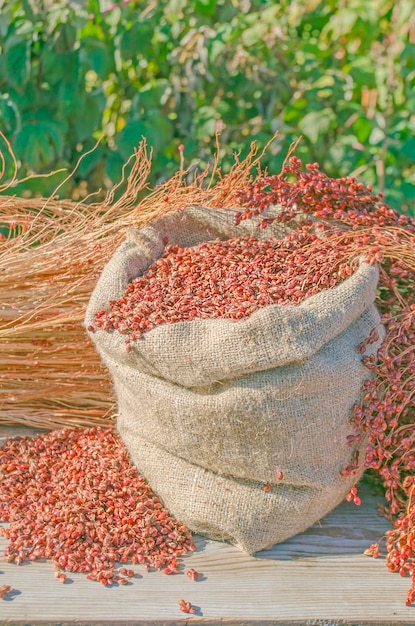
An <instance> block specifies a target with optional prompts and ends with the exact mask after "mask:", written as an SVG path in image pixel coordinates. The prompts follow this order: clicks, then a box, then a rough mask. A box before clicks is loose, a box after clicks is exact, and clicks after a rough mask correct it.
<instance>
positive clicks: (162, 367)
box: [85, 207, 383, 553]
mask: <svg viewBox="0 0 415 626" xmlns="http://www.w3.org/2000/svg"><path fill="white" fill-rule="evenodd" d="M233 216H234V210H229V209H206V208H203V207H189V208H187V209H185V210H183V211H181V212H178V213H172V214H168V215H166V216H163V217H160V218H158V219H156V220H154V221H153V222H152V223H151V224H150V225H148V226H146V227H145V228H143V229H141V230H136V229H131V230H130V231H128V234H127V238H126V241H125V242H124V243H123V244H122V245H121V246H120V247H119V248H118V250H117V251H116V252H115V254H114V256H113V257H112V259H110V261H109V263H108V264H107V265H106V267H105V268H104V270H103V272H102V274H101V277H100V279H99V281H98V283H97V285H96V288H95V290H94V292H93V294H92V296H91V299H90V302H89V304H88V308H87V313H86V319H85V324H86V327H87V328H88V327H89V326H93V325H94V315H95V313H96V312H97V311H99V310H101V309H106V308H107V307H108V303H109V301H110V300H117V299H118V298H119V297H120V296H121V295H122V294H123V293H124V291H125V289H126V286H127V284H128V283H129V282H130V281H131V280H132V279H133V278H135V277H136V276H138V275H141V274H142V273H144V272H145V270H146V269H147V268H148V267H149V266H150V265H151V264H152V263H153V262H154V261H155V260H156V259H157V258H159V257H160V256H161V255H162V254H163V251H164V248H165V244H164V243H163V242H164V241H165V238H166V237H167V238H168V242H169V244H170V245H174V244H178V245H180V246H182V247H185V246H192V245H196V244H198V243H200V242H201V241H207V240H213V239H218V238H219V239H228V238H230V237H238V236H243V235H246V234H250V235H254V236H257V237H262V238H268V237H281V236H283V235H284V230H283V227H282V226H280V225H278V224H276V223H274V224H273V225H271V226H270V227H268V228H267V229H265V230H261V229H258V227H257V226H256V224H255V223H254V222H253V221H247V222H242V224H241V225H239V226H235V225H234V221H233ZM377 282H378V270H377V268H376V266H373V265H368V264H366V263H364V262H361V263H360V265H359V268H358V270H357V271H356V272H355V274H353V275H352V276H351V277H349V278H348V279H347V280H345V281H343V282H342V283H340V284H339V285H338V286H336V287H334V288H332V289H328V290H325V291H322V292H320V293H319V294H317V295H315V296H312V297H310V298H308V299H307V300H305V301H304V302H303V303H302V304H300V305H297V306H282V305H278V304H275V305H271V306H267V307H265V308H262V309H259V310H257V311H256V312H254V313H253V314H252V315H251V316H250V317H248V318H246V319H242V320H239V321H237V322H235V321H233V320H229V319H196V320H193V321H189V322H178V323H175V324H165V325H161V326H158V327H157V328H154V329H153V330H151V331H150V332H148V333H145V334H144V335H143V337H142V338H141V339H139V340H137V341H134V342H132V343H131V350H130V351H127V350H126V343H125V335H121V334H119V333H118V332H117V331H110V332H106V331H103V330H95V331H94V332H90V336H91V338H92V340H93V341H94V343H95V345H96V348H97V350H98V351H99V353H100V355H101V358H102V361H103V363H104V364H105V365H106V366H107V367H108V369H109V371H110V373H111V376H112V379H113V382H114V389H115V393H116V397H117V403H118V417H117V428H118V431H119V433H120V435H121V437H122V439H123V441H124V443H125V445H126V446H127V448H128V450H129V453H130V456H131V459H132V461H133V462H134V463H135V464H136V466H137V467H138V469H139V470H140V471H141V472H142V473H143V474H144V476H145V477H146V479H147V480H148V482H149V484H150V486H151V487H152V488H153V489H154V491H155V492H156V493H157V494H158V495H159V496H160V498H161V499H162V500H163V502H164V504H165V505H166V506H167V507H168V508H169V509H170V511H171V512H172V513H173V514H174V515H175V516H176V517H177V518H179V519H180V520H181V521H183V522H184V523H186V524H187V525H188V526H189V527H190V529H191V530H192V531H194V532H196V533H201V534H204V535H206V536H207V537H210V538H213V539H220V540H228V541H231V542H232V543H234V544H235V545H237V546H238V547H240V548H241V549H243V550H245V551H246V552H249V553H253V552H256V551H258V550H261V549H263V548H267V547H269V546H271V545H273V544H275V543H279V542H281V541H284V540H285V539H287V538H288V537H290V536H292V535H295V534H297V533H299V532H302V531H303V530H305V529H306V528H308V527H309V526H310V525H312V524H313V523H314V522H316V521H317V520H319V519H321V518H322V517H323V516H324V515H326V514H327V513H328V512H329V511H331V510H332V509H333V508H334V507H336V506H337V505H338V504H339V503H340V502H341V501H342V500H343V499H344V497H345V496H346V494H347V493H348V491H349V490H350V488H351V486H352V485H353V484H355V483H356V481H357V480H358V478H359V476H360V475H361V474H362V472H363V461H364V456H365V454H364V449H365V443H366V442H365V438H364V437H363V438H362V441H361V443H360V448H361V449H360V457H359V458H360V465H359V469H358V472H357V474H354V475H352V476H349V477H344V476H341V475H340V472H341V470H342V469H343V468H344V467H346V466H347V465H349V464H350V463H351V461H352V459H354V458H355V455H356V452H358V451H359V450H356V447H350V446H349V445H348V444H347V436H348V435H350V434H353V428H352V426H351V424H350V418H351V414H352V407H353V405H354V404H355V403H356V402H358V401H359V398H360V396H361V389H362V384H363V382H364V380H365V379H367V378H369V376H370V374H369V371H368V370H367V368H365V367H364V366H363V364H362V362H361V355H360V354H358V352H357V351H356V347H357V346H358V344H359V343H360V342H362V341H363V340H364V339H366V338H367V337H368V335H369V333H370V331H371V330H372V329H373V328H374V327H378V330H379V334H380V337H382V336H383V334H382V328H381V325H380V317H379V314H378V312H377V310H376V308H375V306H374V300H375V293H376V286H377ZM379 341H380V340H379ZM378 347H379V342H377V343H373V344H371V345H369V346H368V351H367V354H369V353H376V351H377V349H378ZM265 484H267V485H269V486H270V489H269V491H268V490H264V485H265ZM268 488H269V487H267V489H268Z"/></svg>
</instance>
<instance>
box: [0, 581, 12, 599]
mask: <svg viewBox="0 0 415 626" xmlns="http://www.w3.org/2000/svg"><path fill="white" fill-rule="evenodd" d="M11 590H12V588H11V586H10V585H2V586H1V587H0V600H5V599H6V597H7V594H8V593H10V592H11Z"/></svg>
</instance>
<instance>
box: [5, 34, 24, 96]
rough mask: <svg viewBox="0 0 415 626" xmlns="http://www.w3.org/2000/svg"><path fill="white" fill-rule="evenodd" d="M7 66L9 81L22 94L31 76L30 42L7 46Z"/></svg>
mask: <svg viewBox="0 0 415 626" xmlns="http://www.w3.org/2000/svg"><path fill="white" fill-rule="evenodd" d="M5 66H6V79H7V81H8V82H9V83H10V85H13V87H14V88H15V89H17V90H18V91H20V92H22V91H23V90H24V88H25V85H26V83H27V81H28V80H29V74H30V41H23V42H20V43H16V44H15V45H13V46H11V47H9V46H6V51H5Z"/></svg>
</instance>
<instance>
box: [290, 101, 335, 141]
mask: <svg viewBox="0 0 415 626" xmlns="http://www.w3.org/2000/svg"><path fill="white" fill-rule="evenodd" d="M334 122H335V116H334V113H333V111H332V110H331V109H327V108H326V109H322V110H321V111H310V113H307V114H306V115H305V116H304V117H303V118H302V119H301V120H300V121H299V123H298V128H299V130H300V131H301V132H302V133H303V134H304V135H305V136H306V137H308V139H309V140H310V141H311V142H313V143H317V142H318V141H319V139H321V136H322V135H324V134H325V133H327V132H328V130H329V129H330V127H331V125H332V124H333V123H334Z"/></svg>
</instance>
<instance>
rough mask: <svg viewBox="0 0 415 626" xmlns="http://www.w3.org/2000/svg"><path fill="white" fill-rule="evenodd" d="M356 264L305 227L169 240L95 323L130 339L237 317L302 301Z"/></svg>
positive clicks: (99, 314)
mask: <svg viewBox="0 0 415 626" xmlns="http://www.w3.org/2000/svg"><path fill="white" fill-rule="evenodd" d="M316 243H318V244H319V245H314V244H316ZM307 246H310V247H309V249H306V248H307ZM356 269H357V260H354V261H351V262H350V263H348V262H345V261H344V255H342V251H341V250H340V249H339V247H338V246H336V245H335V244H334V243H333V242H331V243H329V242H326V241H324V240H319V239H318V237H317V236H316V235H315V234H312V233H309V232H302V231H298V232H295V233H291V234H290V235H287V236H286V237H285V238H284V239H282V240H277V239H265V240H258V239H255V238H253V237H242V238H233V239H228V240H226V241H220V240H216V241H207V242H203V243H200V244H198V245H197V246H193V247H189V248H181V247H180V246H167V247H166V249H165V251H164V254H163V256H162V257H160V258H159V259H158V260H157V261H155V262H154V263H153V264H152V265H151V266H150V267H149V268H148V269H147V271H146V272H145V273H144V274H143V275H141V276H138V277H136V278H134V279H133V280H132V281H131V282H130V283H129V285H128V287H127V289H126V291H125V293H124V295H123V296H122V297H121V298H119V299H118V300H114V301H111V302H110V303H109V307H108V310H101V311H98V312H97V313H96V314H95V320H94V321H95V327H96V328H99V329H102V330H106V331H111V330H117V331H118V332H120V333H123V334H127V335H128V337H127V343H129V342H130V341H132V340H136V339H139V338H140V337H141V336H142V335H143V333H145V332H148V331H150V330H151V329H153V328H155V327H156V326H158V325H160V324H167V323H175V322H182V321H192V320H194V319H196V318H201V319H206V318H228V319H231V320H234V321H237V320H241V319H243V318H246V317H248V316H249V315H251V314H252V313H253V312H254V311H256V310H258V309H260V308H262V307H266V306H268V305H271V304H283V305H284V304H285V305H296V304H300V303H301V302H303V301H304V300H305V299H306V298H308V297H310V296H312V295H314V294H317V293H319V292H320V291H322V290H323V289H328V288H330V287H334V286H335V285H337V284H338V283H339V282H340V281H342V280H343V279H345V278H347V277H348V276H350V275H351V274H353V273H354V272H355V271H356ZM94 329H95V328H94V327H90V329H89V330H91V331H92V330H94Z"/></svg>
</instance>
